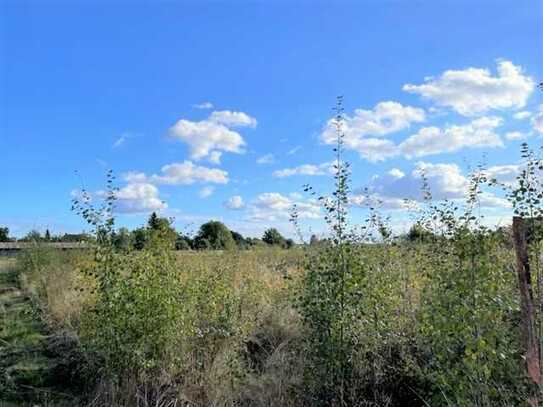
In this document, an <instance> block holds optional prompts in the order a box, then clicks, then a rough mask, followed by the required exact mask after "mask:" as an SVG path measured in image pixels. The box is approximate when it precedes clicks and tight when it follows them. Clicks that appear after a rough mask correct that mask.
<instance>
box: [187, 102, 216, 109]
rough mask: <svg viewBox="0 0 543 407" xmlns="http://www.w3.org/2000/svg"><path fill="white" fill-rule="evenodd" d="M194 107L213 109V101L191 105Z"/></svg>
mask: <svg viewBox="0 0 543 407" xmlns="http://www.w3.org/2000/svg"><path fill="white" fill-rule="evenodd" d="M192 107H194V108H195V109H213V103H211V102H202V103H197V104H195V105H192Z"/></svg>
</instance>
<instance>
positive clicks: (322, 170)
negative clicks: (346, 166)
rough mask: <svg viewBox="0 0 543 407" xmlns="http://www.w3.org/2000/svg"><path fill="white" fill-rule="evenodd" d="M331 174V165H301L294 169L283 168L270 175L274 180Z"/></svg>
mask: <svg viewBox="0 0 543 407" xmlns="http://www.w3.org/2000/svg"><path fill="white" fill-rule="evenodd" d="M331 173H333V164H331V163H324V164H320V165H314V164H303V165H299V166H298V167H294V168H284V169H282V170H277V171H274V172H273V174H272V175H273V176H274V177H276V178H285V177H292V176H294V175H306V176H316V175H327V174H331Z"/></svg>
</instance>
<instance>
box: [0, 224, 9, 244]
mask: <svg viewBox="0 0 543 407" xmlns="http://www.w3.org/2000/svg"><path fill="white" fill-rule="evenodd" d="M0 242H9V228H7V227H3V228H0Z"/></svg>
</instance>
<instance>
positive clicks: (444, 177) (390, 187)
mask: <svg viewBox="0 0 543 407" xmlns="http://www.w3.org/2000/svg"><path fill="white" fill-rule="evenodd" d="M509 171H512V167H511V168H505V167H491V168H490V169H489V174H494V175H496V176H497V178H499V179H501V180H506V179H509V178H510V174H509ZM423 177H425V178H426V180H427V183H428V187H429V189H430V192H431V194H432V198H433V199H434V200H437V201H440V200H444V199H448V200H463V199H465V198H466V196H467V193H468V190H469V180H468V178H467V177H466V176H465V175H464V174H463V173H462V170H461V169H460V167H459V166H458V165H456V164H448V163H437V164H434V163H427V162H418V163H416V165H415V167H414V169H413V170H412V171H411V172H409V173H404V172H403V171H401V170H398V169H392V170H390V171H389V172H387V173H385V174H382V175H379V176H375V177H373V179H372V181H371V183H370V185H369V187H368V191H367V193H366V194H362V193H361V194H356V195H355V196H354V197H353V199H352V200H351V203H353V204H355V205H359V206H366V205H367V204H376V203H377V202H379V203H380V204H381V205H382V207H383V208H385V209H405V208H406V207H407V204H406V202H405V200H406V199H409V200H413V201H415V202H421V201H422V199H423V193H422V190H421V189H422V184H423ZM480 201H481V205H482V206H485V207H500V208H508V207H509V206H510V205H509V203H508V202H507V200H506V199H504V198H501V197H498V196H496V195H494V194H492V193H490V192H488V191H484V192H483V193H482V194H481V196H480Z"/></svg>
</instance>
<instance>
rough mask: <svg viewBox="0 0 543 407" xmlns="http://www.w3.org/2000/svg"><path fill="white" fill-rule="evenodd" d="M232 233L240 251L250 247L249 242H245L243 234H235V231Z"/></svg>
mask: <svg viewBox="0 0 543 407" xmlns="http://www.w3.org/2000/svg"><path fill="white" fill-rule="evenodd" d="M231 233H232V238H233V239H234V241H235V242H236V246H237V247H238V249H247V248H248V247H249V243H248V242H247V240H245V238H244V237H243V236H242V234H241V233H238V232H234V231H233V230H232V232H231Z"/></svg>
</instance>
